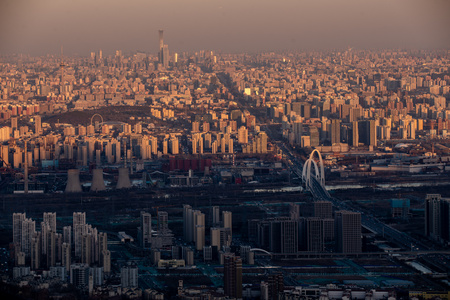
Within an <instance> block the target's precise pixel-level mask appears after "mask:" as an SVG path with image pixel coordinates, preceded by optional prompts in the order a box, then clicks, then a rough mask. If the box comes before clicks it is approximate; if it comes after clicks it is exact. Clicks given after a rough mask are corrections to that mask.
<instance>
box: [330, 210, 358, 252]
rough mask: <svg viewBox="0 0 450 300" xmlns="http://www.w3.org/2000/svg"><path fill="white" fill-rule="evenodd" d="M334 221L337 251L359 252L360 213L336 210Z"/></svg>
mask: <svg viewBox="0 0 450 300" xmlns="http://www.w3.org/2000/svg"><path fill="white" fill-rule="evenodd" d="M335 223H336V225H335V228H336V250H337V252H341V253H359V252H361V247H362V246H361V213H357V212H352V211H345V210H340V211H337V212H336V216H335Z"/></svg>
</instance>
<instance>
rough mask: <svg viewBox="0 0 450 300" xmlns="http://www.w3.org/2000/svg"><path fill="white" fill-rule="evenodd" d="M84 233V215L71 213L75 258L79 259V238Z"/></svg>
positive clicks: (83, 213)
mask: <svg viewBox="0 0 450 300" xmlns="http://www.w3.org/2000/svg"><path fill="white" fill-rule="evenodd" d="M84 233H86V213H85V212H74V213H73V243H74V246H75V256H76V257H81V247H82V245H81V237H82V235H83V234H84Z"/></svg>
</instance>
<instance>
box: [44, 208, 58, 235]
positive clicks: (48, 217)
mask: <svg viewBox="0 0 450 300" xmlns="http://www.w3.org/2000/svg"><path fill="white" fill-rule="evenodd" d="M44 223H45V224H48V225H49V226H50V230H51V231H53V232H55V233H56V213H51V212H45V213H44Z"/></svg>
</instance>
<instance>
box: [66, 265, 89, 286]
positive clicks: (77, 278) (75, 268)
mask: <svg viewBox="0 0 450 300" xmlns="http://www.w3.org/2000/svg"><path fill="white" fill-rule="evenodd" d="M70 283H71V284H72V285H73V286H75V287H76V288H85V287H87V286H88V284H89V266H88V265H86V264H73V265H71V266H70Z"/></svg>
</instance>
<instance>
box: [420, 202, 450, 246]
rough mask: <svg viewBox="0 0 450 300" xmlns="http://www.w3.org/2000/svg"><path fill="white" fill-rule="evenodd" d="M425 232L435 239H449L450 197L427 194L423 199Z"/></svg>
mask: <svg viewBox="0 0 450 300" xmlns="http://www.w3.org/2000/svg"><path fill="white" fill-rule="evenodd" d="M425 234H426V235H427V236H429V237H431V238H432V239H434V240H437V241H441V242H443V241H450V199H444V198H442V197H441V195H439V194H428V195H427V197H426V199H425Z"/></svg>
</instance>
